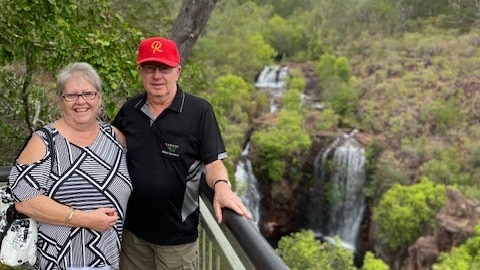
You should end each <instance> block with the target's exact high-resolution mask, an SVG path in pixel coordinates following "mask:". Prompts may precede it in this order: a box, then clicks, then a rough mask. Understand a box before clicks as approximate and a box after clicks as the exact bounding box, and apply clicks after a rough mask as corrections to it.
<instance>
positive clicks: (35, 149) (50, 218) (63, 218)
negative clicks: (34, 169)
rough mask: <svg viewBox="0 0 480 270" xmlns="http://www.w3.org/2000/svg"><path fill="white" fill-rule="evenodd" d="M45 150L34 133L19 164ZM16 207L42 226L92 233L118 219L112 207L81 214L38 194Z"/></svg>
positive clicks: (20, 157)
mask: <svg viewBox="0 0 480 270" xmlns="http://www.w3.org/2000/svg"><path fill="white" fill-rule="evenodd" d="M46 152H47V148H46V146H45V144H44V142H43V141H42V139H41V138H40V137H39V136H38V135H36V134H34V135H33V136H32V138H30V140H29V141H28V143H27V145H26V146H25V148H24V150H23V151H22V152H21V153H20V155H19V157H18V160H17V162H18V164H31V163H33V162H36V161H38V160H40V159H42V158H43V157H44V156H45V154H46ZM15 208H16V209H17V210H18V211H19V212H21V213H23V214H25V215H27V216H29V217H31V218H33V219H35V220H37V221H40V222H44V223H50V224H56V225H63V226H72V227H86V228H90V229H93V230H95V231H99V232H102V231H105V230H107V229H109V228H111V227H112V226H113V225H114V224H115V223H116V222H117V220H118V214H117V212H116V211H115V209H114V208H99V209H96V210H93V211H80V210H76V209H73V208H71V207H68V206H66V205H63V204H60V203H58V202H56V201H55V200H53V199H51V198H49V197H48V196H45V195H38V196H36V197H34V198H32V199H29V200H26V201H22V202H17V203H15Z"/></svg>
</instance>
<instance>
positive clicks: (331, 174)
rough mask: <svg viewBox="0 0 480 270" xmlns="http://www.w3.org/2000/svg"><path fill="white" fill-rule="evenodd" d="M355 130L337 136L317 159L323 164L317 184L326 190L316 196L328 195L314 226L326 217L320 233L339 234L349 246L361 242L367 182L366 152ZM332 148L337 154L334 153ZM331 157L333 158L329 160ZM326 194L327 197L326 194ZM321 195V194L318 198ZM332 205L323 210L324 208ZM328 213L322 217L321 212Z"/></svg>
mask: <svg viewBox="0 0 480 270" xmlns="http://www.w3.org/2000/svg"><path fill="white" fill-rule="evenodd" d="M355 132H356V131H353V132H352V133H351V134H349V135H345V136H344V138H343V139H337V140H336V141H335V142H334V143H333V144H332V145H331V146H330V147H329V148H328V149H327V150H326V151H325V152H324V153H323V154H322V155H321V158H318V159H317V162H316V166H319V168H317V169H318V173H317V175H316V179H317V180H316V181H319V183H318V185H317V187H316V188H318V189H320V190H321V192H323V194H319V192H318V190H317V193H314V196H324V200H322V202H328V203H327V204H326V205H320V208H317V209H316V211H317V212H316V213H312V214H313V215H316V217H314V218H313V219H312V221H313V222H312V223H311V225H312V228H314V229H315V228H318V227H313V226H320V223H319V220H325V221H326V222H325V223H324V226H323V230H322V232H320V233H319V234H321V235H322V238H323V239H325V240H329V241H330V240H331V241H334V240H333V239H334V238H335V237H337V236H338V237H339V238H340V239H341V241H342V245H343V246H344V247H346V248H348V249H351V250H355V249H356V247H357V246H358V239H359V232H360V225H361V221H362V218H363V213H364V210H365V195H364V194H363V186H364V183H365V178H366V172H365V153H364V149H363V147H362V146H361V145H360V144H359V143H358V142H357V141H355V138H354V136H353V135H354V134H355ZM332 151H334V152H333V157H332V155H331V154H332ZM330 158H331V160H329V159H330ZM325 196H326V198H325ZM317 199H318V198H317ZM325 206H327V207H328V210H327V211H323V212H322V210H321V209H322V208H325ZM319 214H320V215H322V214H326V215H327V216H326V217H325V216H323V217H318V216H317V215H319Z"/></svg>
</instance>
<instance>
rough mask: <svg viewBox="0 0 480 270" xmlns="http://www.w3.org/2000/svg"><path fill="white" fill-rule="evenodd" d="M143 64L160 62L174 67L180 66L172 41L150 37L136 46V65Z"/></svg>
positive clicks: (178, 56) (176, 50)
mask: <svg viewBox="0 0 480 270" xmlns="http://www.w3.org/2000/svg"><path fill="white" fill-rule="evenodd" d="M145 62H160V63H163V64H165V65H168V66H171V67H175V66H177V65H179V64H180V54H179V52H178V49H177V44H176V43H175V41H174V40H171V39H166V38H162V37H151V38H147V39H144V40H142V42H140V45H139V46H138V56H137V65H140V64H142V63H145Z"/></svg>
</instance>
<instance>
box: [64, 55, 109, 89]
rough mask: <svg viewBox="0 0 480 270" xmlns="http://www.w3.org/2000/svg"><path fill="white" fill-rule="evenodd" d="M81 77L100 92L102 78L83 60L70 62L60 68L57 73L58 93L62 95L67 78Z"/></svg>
mask: <svg viewBox="0 0 480 270" xmlns="http://www.w3.org/2000/svg"><path fill="white" fill-rule="evenodd" d="M70 78H75V79H83V80H86V81H87V82H89V83H91V84H92V85H93V86H95V89H96V90H97V91H98V93H99V94H100V93H101V92H102V79H101V78H100V76H99V75H98V73H97V71H96V70H95V69H94V68H93V67H92V66H91V65H90V64H89V63H85V62H76V63H70V64H68V65H67V66H66V67H64V68H62V69H61V70H60V71H59V72H58V75H57V90H58V95H59V96H62V95H63V90H64V88H65V84H66V82H67V80H68V79H70Z"/></svg>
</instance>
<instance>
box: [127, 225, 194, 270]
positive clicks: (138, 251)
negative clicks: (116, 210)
mask: <svg viewBox="0 0 480 270" xmlns="http://www.w3.org/2000/svg"><path fill="white" fill-rule="evenodd" d="M196 269H198V241H195V242H193V243H189V244H184V245H176V246H160V245H155V244H152V243H149V242H147V241H145V240H142V239H140V238H138V237H137V236H136V235H134V234H133V233H131V232H130V231H128V230H124V231H123V239H122V251H121V255H120V270H196Z"/></svg>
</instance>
